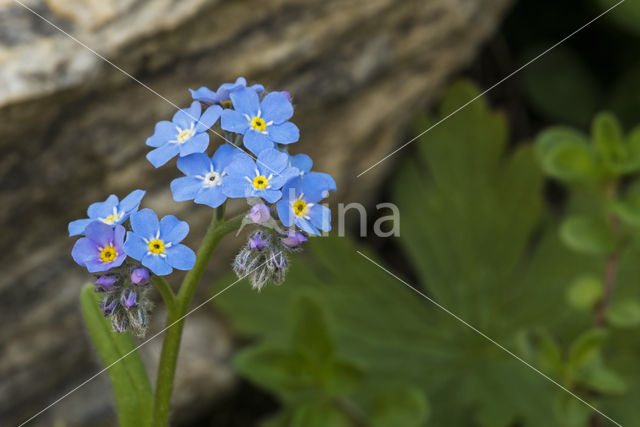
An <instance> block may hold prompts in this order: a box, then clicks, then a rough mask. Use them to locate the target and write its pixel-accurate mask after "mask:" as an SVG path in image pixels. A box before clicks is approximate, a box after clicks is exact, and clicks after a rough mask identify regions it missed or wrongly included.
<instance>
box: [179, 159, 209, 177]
mask: <svg viewBox="0 0 640 427" xmlns="http://www.w3.org/2000/svg"><path fill="white" fill-rule="evenodd" d="M177 165H178V169H180V172H182V173H183V174H185V175H187V176H195V175H202V176H204V175H205V174H206V173H208V172H210V171H211V159H210V158H209V156H207V155H206V154H204V153H195V154H191V155H189V156H185V157H180V158H179V159H178V162H177Z"/></svg>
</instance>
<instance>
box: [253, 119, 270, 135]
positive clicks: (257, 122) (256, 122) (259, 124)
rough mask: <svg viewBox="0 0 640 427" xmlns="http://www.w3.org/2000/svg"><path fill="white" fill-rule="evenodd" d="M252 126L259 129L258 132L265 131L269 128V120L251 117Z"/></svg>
mask: <svg viewBox="0 0 640 427" xmlns="http://www.w3.org/2000/svg"><path fill="white" fill-rule="evenodd" d="M251 128H252V129H255V130H257V131H258V132H264V130H265V129H266V128H267V122H265V121H264V119H263V118H261V117H254V118H253V119H251Z"/></svg>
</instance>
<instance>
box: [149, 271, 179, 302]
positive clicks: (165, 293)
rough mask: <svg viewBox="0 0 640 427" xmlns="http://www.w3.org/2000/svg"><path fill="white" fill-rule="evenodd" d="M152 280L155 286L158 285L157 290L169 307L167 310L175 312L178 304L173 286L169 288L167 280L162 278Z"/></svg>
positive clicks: (156, 277)
mask: <svg viewBox="0 0 640 427" xmlns="http://www.w3.org/2000/svg"><path fill="white" fill-rule="evenodd" d="M151 280H153V284H154V285H156V289H158V292H160V295H161V296H162V299H163V300H164V303H165V305H166V306H167V310H173V307H174V305H175V302H176V295H175V294H174V293H173V289H171V286H169V282H167V279H165V278H164V277H162V276H153V277H152V278H151Z"/></svg>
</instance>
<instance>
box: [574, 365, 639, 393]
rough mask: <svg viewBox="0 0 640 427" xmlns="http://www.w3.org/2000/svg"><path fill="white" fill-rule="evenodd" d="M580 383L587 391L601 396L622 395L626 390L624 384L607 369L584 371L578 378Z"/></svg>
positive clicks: (597, 367) (600, 367)
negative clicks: (601, 394) (589, 390)
mask: <svg viewBox="0 0 640 427" xmlns="http://www.w3.org/2000/svg"><path fill="white" fill-rule="evenodd" d="M578 380H579V381H580V383H582V384H584V385H586V386H587V387H589V389H591V390H593V391H596V392H598V393H603V394H622V393H624V392H625V391H626V390H627V386H626V384H625V382H624V381H623V380H622V378H620V376H619V375H618V374H617V373H616V372H614V371H612V370H611V369H609V368H606V367H604V366H596V367H593V368H592V369H586V370H585V371H584V372H581V373H580V374H579V376H578Z"/></svg>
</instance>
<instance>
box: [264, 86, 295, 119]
mask: <svg viewBox="0 0 640 427" xmlns="http://www.w3.org/2000/svg"><path fill="white" fill-rule="evenodd" d="M260 111H261V112H262V117H263V118H264V119H265V121H266V122H267V123H268V122H270V121H273V123H275V124H280V123H282V122H285V121H287V120H289V119H290V118H291V116H293V106H292V105H291V102H289V100H288V99H287V97H286V96H285V95H283V94H282V93H280V92H271V93H270V94H268V95H267V96H265V97H264V99H263V100H262V102H261V103H260Z"/></svg>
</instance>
